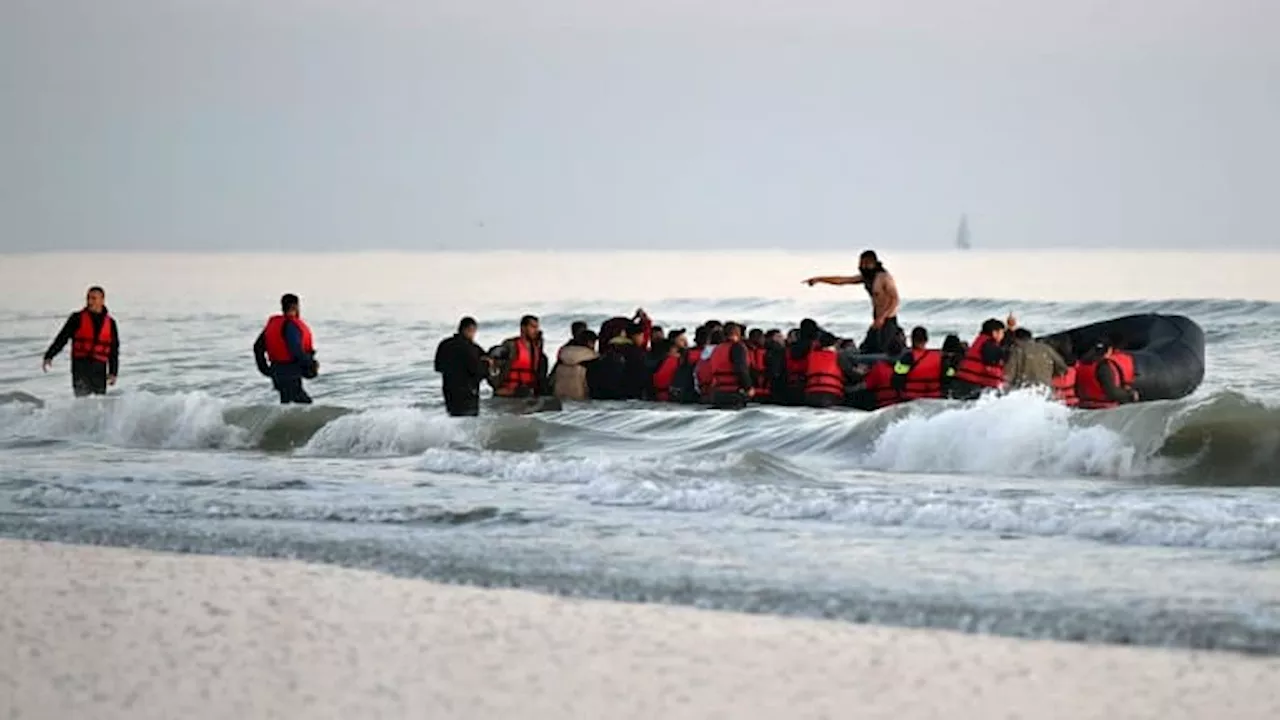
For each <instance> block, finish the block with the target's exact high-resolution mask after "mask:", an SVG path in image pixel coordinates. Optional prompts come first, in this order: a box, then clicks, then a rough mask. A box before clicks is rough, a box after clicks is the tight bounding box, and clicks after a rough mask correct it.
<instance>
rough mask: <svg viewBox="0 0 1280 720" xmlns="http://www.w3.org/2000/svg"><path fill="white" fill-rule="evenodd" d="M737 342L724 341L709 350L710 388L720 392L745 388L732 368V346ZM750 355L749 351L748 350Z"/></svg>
mask: <svg viewBox="0 0 1280 720" xmlns="http://www.w3.org/2000/svg"><path fill="white" fill-rule="evenodd" d="M735 345H738V343H735V342H729V341H727V340H726V341H725V342H722V343H720V344H719V345H717V346H716V349H715V350H712V351H711V357H709V358H707V367H708V368H709V370H708V372H710V374H711V388H712V389H713V390H715V391H716V392H721V393H736V392H738V391H739V390H745V389H746V388H743V387H742V384H741V383H739V382H738V373H737V372H736V371H735V370H734V368H733V348H734V346H735ZM748 357H750V351H748Z"/></svg>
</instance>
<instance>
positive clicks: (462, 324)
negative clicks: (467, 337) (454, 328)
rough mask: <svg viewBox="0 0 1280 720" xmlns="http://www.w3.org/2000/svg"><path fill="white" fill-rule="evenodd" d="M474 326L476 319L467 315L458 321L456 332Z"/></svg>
mask: <svg viewBox="0 0 1280 720" xmlns="http://www.w3.org/2000/svg"><path fill="white" fill-rule="evenodd" d="M475 326H476V319H475V318H473V317H471V316H470V315H468V316H466V317H464V318H462V319H461V320H459V321H458V332H462V331H464V330H466V329H467V328H473V327H475Z"/></svg>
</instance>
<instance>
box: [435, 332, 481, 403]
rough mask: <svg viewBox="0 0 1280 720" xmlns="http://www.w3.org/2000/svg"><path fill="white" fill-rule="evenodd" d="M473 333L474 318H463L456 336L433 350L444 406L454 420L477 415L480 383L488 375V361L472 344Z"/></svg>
mask: <svg viewBox="0 0 1280 720" xmlns="http://www.w3.org/2000/svg"><path fill="white" fill-rule="evenodd" d="M476 329H477V328H476V321H475V318H471V317H464V318H462V320H461V322H459V323H458V332H457V333H456V334H454V335H453V337H450V338H446V339H444V340H442V341H440V345H439V346H438V347H437V348H436V372H438V373H440V375H441V376H442V378H441V382H442V386H441V391H442V392H443V393H444V406H445V409H446V410H448V411H449V414H450V415H452V416H454V417H462V416H467V415H479V414H480V381H481V380H484V378H485V376H486V375H487V374H488V372H489V358H488V357H487V356H486V355H485V354H484V349H483V348H481V347H480V346H479V345H477V344H476V341H475V339H476Z"/></svg>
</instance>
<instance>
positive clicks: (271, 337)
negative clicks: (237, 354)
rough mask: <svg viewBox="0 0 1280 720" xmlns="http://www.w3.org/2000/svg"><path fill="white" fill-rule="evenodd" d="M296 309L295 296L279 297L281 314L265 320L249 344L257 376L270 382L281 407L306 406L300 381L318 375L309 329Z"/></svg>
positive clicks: (307, 402)
mask: <svg viewBox="0 0 1280 720" xmlns="http://www.w3.org/2000/svg"><path fill="white" fill-rule="evenodd" d="M300 305H301V303H299V302H298V296H297V295H294V294H292V293H289V294H287V295H284V296H283V297H281V298H280V312H281V314H280V315H272V316H271V317H270V318H267V326H266V327H265V328H263V330H262V332H261V333H259V335H258V339H257V340H256V341H254V343H253V359H254V361H255V362H256V363H257V364H258V372H261V373H262V374H263V375H266V376H267V377H269V378H271V384H272V385H273V386H274V387H275V389H276V391H277V392H279V393H280V403H281V404H282V405H288V404H290V403H299V404H302V405H310V404H311V396H310V395H308V394H307V391H306V390H305V389H303V387H302V379H303V378H314V377H315V376H316V374H317V373H319V371H320V363H318V362H316V359H315V346H314V344H313V341H312V338H311V328H309V327H307V324H306V323H305V322H303V321H302V313H301V309H300Z"/></svg>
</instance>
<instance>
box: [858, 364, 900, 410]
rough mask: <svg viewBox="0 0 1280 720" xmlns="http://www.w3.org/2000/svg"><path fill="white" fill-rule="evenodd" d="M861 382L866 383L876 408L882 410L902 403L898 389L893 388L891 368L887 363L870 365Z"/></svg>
mask: <svg viewBox="0 0 1280 720" xmlns="http://www.w3.org/2000/svg"><path fill="white" fill-rule="evenodd" d="M863 382H864V383H866V388H867V390H870V391H871V392H872V393H873V394H874V395H875V398H876V407H878V408H882V407H885V406H888V405H895V404H897V403H900V402H902V398H901V397H900V396H899V395H898V389H897V388H895V387H894V386H893V366H892V365H890V364H889V363H888V362H887V361H882V362H877V363H874V364H872V366H871V369H870V370H868V371H867V376H866V377H865V378H863Z"/></svg>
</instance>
